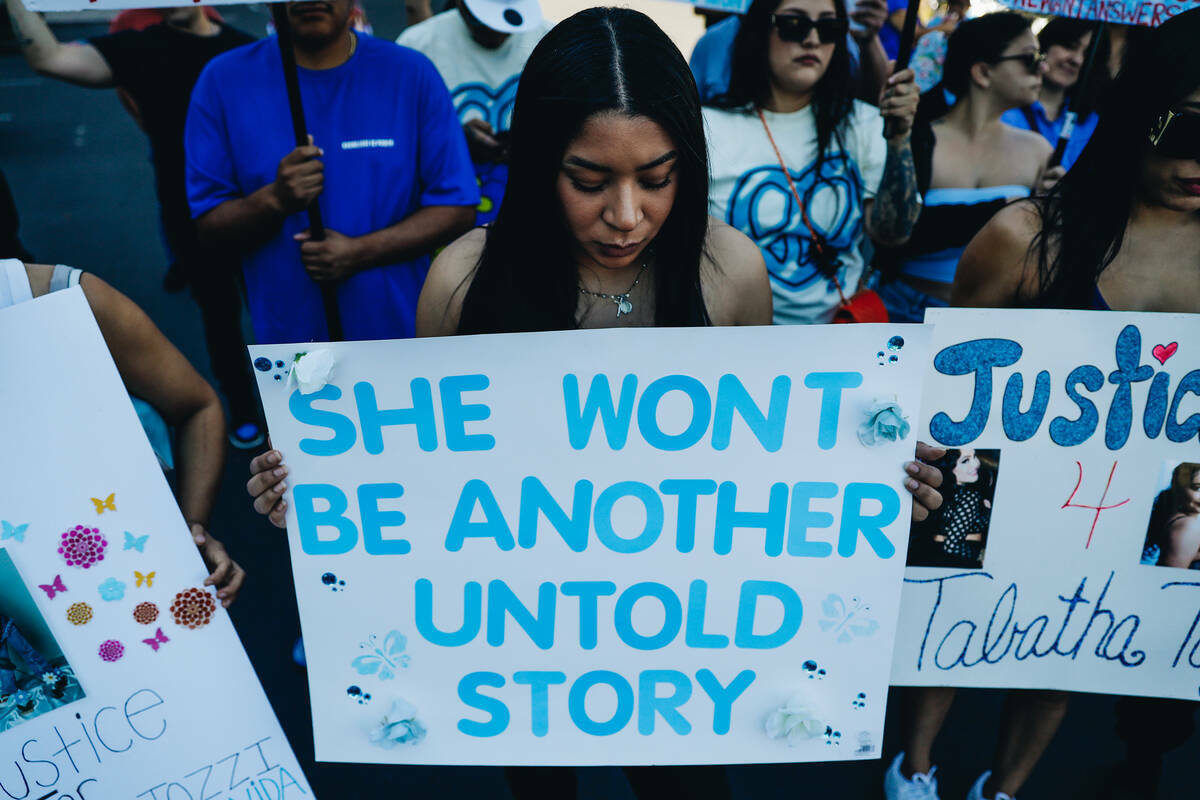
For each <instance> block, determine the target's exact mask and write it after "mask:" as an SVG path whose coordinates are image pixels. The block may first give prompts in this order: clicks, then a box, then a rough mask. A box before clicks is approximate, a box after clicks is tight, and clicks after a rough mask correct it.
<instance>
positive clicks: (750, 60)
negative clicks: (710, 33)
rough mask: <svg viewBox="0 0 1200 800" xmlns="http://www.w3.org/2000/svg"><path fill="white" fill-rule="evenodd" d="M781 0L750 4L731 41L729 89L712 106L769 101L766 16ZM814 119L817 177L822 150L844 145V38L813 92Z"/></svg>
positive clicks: (838, 4) (848, 104)
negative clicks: (834, 144)
mask: <svg viewBox="0 0 1200 800" xmlns="http://www.w3.org/2000/svg"><path fill="white" fill-rule="evenodd" d="M780 2H782V0H754V2H753V3H751V4H750V9H749V10H748V11H747V12H746V16H745V17H743V18H742V24H741V27H740V28H738V32H737V36H736V38H734V40H733V62H732V70H731V72H730V76H729V91H727V92H725V94H723V95H720V96H718V97H716V98H714V99H713V101H712V103H711V105H713V106H714V107H716V108H724V109H728V110H748V111H753V110H754V109H755V108H764V107H765V106H766V105H767V101H768V100H769V99H770V97H771V65H770V63H769V61H768V55H767V53H768V38H769V37H770V35H771V16H772V15H773V14H774V13H775V9H777V8H779V4H780ZM833 9H834V12H835V13H836V14H837V18H838V19H839V20H840V21H842V22H843V23H847V21H848V19H849V18H848V17H847V16H846V3H845V2H844V0H833ZM812 106H813V115H814V117H815V118H816V123H817V162H816V166H815V167H814V169H813V174H814V175H817V176H820V175H821V167H822V166H823V165H824V161H825V156H826V151H828V150H829V147H830V145H831V144H832V143H833V142H834V141H835V140H836V141H837V143H838V146H839V147H841V146H842V145H843V142H842V128H843V125H844V123H845V122H846V119H847V118H848V117H849V116H850V112H851V110H853V108H854V78H853V75H852V74H851V71H850V52H849V50H848V49H847V46H846V42H845V40H844V39H843V40H841V41H839V42H838V43H837V45H836V47H834V50H833V58H831V59H830V61H829V66H828V67H827V68H826V69H825V74H824V75H822V76H821V80H820V81H818V82H817V87H816V90H815V91H814V92H813V100H812Z"/></svg>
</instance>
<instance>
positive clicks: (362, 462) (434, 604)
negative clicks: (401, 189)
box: [251, 325, 928, 764]
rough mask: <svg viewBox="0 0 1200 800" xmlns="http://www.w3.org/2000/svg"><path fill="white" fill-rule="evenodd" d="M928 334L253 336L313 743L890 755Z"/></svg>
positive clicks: (351, 751) (574, 755) (409, 750)
mask: <svg viewBox="0 0 1200 800" xmlns="http://www.w3.org/2000/svg"><path fill="white" fill-rule="evenodd" d="M927 340H928V329H927V328H925V327H923V326H902V325H887V326H884V325H880V326H870V325H854V326H840V325H839V326H827V327H826V326H813V327H760V328H724V329H661V330H604V331H571V332H563V333H542V334H513V335H499V336H474V337H461V336H460V337H449V338H443V339H419V340H408V341H390V342H359V343H352V344H351V343H345V344H328V345H327V344H322V345H271V346H260V347H254V348H251V351H252V353H253V356H254V357H255V367H256V368H257V375H258V378H259V386H260V389H261V393H262V397H263V402H264V406H265V408H266V411H267V419H268V423H269V426H270V429H271V435H272V440H273V442H274V444H275V447H276V448H277V449H279V450H280V451H282V453H283V454H284V460H285V461H286V463H287V464H288V466H289V468H290V475H289V476H288V482H289V489H288V493H287V499H288V500H289V501H290V502H289V506H288V512H287V519H288V531H289V534H288V535H289V541H290V544H291V549H292V564H293V569H294V573H295V580H296V587H297V594H298V597H299V602H300V613H301V620H302V623H303V628H304V641H305V647H306V652H307V656H308V674H309V683H310V688H311V696H312V704H313V724H314V727H315V737H316V748H317V756H318V758H320V759H322V760H332V761H359V762H390V763H426V764H663V763H681V764H686V763H730V762H778V761H822V760H834V759H851V758H878V757H879V747H880V744H881V742H882V738H881V737H882V731H883V718H884V703H885V698H886V691H887V681H888V666H889V663H890V654H891V648H892V638H893V633H894V630H895V617H896V613H897V608H898V604H899V598H900V582H901V580H902V577H903V575H902V573H903V565H902V564H901V561H902V560H903V554H904V549H905V547H906V539H905V537H906V531H907V530H908V520H909V515H910V498H909V496H908V494H907V492H906V491H905V490H904V488H903V481H904V478H905V475H904V471H903V464H904V462H905V461H906V460H908V459H911V458H912V454H913V449H914V443H915V436H914V435H913V433H915V431H910V430H909V423H908V422H907V421H906V418H908V419H911V420H912V422H913V423H915V422H916V420H917V414H918V413H919V410H918V409H919V404H920V384H921V378H922V376H923V375H924V372H925V362H926V359H927V358H928V352H927ZM299 353H304V355H302V356H299V357H298V354H299ZM327 381H328V383H327Z"/></svg>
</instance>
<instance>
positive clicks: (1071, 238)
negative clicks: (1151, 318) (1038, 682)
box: [889, 10, 1200, 798]
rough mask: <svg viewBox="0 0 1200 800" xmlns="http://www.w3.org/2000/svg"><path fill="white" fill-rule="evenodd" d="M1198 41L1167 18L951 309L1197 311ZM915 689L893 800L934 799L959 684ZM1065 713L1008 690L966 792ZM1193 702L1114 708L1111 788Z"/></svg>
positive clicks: (981, 259) (1020, 757) (1034, 747)
mask: <svg viewBox="0 0 1200 800" xmlns="http://www.w3.org/2000/svg"><path fill="white" fill-rule="evenodd" d="M1197 42H1200V10H1194V11H1188V12H1185V13H1183V14H1180V15H1179V16H1177V17H1175V18H1173V19H1171V20H1169V21H1168V22H1166V23H1164V24H1163V25H1162V26H1161V27H1160V28H1158V29H1156V30H1154V31H1153V32H1152V33H1151V34H1150V37H1149V41H1148V42H1147V46H1146V47H1142V48H1138V49H1137V50H1136V51H1134V52H1133V53H1132V54H1131V57H1130V58H1129V59H1127V61H1126V63H1125V66H1124V68H1123V69H1122V71H1121V73H1120V75H1118V76H1117V78H1116V81H1115V82H1114V83H1113V85H1112V87H1111V88H1110V93H1109V95H1108V97H1107V98H1106V101H1105V102H1106V105H1105V111H1106V113H1105V114H1103V115H1102V116H1101V118H1100V122H1099V125H1098V126H1097V128H1096V132H1095V134H1094V135H1093V136H1092V138H1091V141H1090V142H1089V143H1088V145H1087V147H1086V148H1085V149H1084V151H1083V153H1082V155H1081V156H1080V157H1079V160H1078V161H1077V162H1076V164H1075V166H1074V167H1073V168H1072V169H1071V171H1070V172H1068V173H1067V175H1066V177H1064V178H1063V179H1062V181H1061V182H1060V183H1059V184H1058V185H1057V186H1055V188H1054V189H1053V190H1052V191H1051V192H1050V193H1049V195H1048V196H1046V197H1044V198H1039V199H1037V200H1032V201H1023V202H1021V203H1018V204H1015V205H1012V206H1009V207H1008V208H1006V209H1004V210H1003V211H1001V212H1000V213H999V214H997V215H996V216H995V217H993V218H992V220H991V221H990V222H989V223H988V224H987V226H986V227H984V229H983V230H982V231H981V232H980V233H979V235H978V236H976V237H975V239H974V240H973V241H972V242H971V244H970V245H969V246H968V247H967V249H966V252H965V253H964V254H963V258H962V261H961V262H960V263H959V267H958V274H957V276H956V278H955V283H954V292H953V300H952V302H953V305H956V306H967V307H980V306H990V307H1008V308H1076V309H1100V310H1107V309H1119V310H1123V311H1167V312H1186V313H1197V312H1200V280H1198V279H1197V277H1198V273H1197V268H1198V267H1200V256H1198V255H1197V254H1200V48H1198V47H1197V46H1196V44H1197ZM916 694H917V697H918V698H919V699H918V702H917V704H916V710H917V713H916V714H915V715H914V717H913V719H911V720H910V722H909V725H908V728H907V730H906V731H905V736H904V738H905V745H906V751H907V752H906V754H904V757H903V758H897V760H896V763H895V764H894V765H893V773H894V774H895V776H898V778H899V780H896V779H895V778H893V777H892V773H889V777H890V779H891V782H892V783H893V785H894V786H895V787H897V788H896V792H895V793H891V794H890V796H892V797H900V796H903V797H906V798H917V797H932V796H935V794H934V793H933V790H932V789H930V790H929V791H928V792H927V793H924V794H919V793H917V789H916V788H913V784H919V785H920V787H921V788H923V789H925V788H928V787H930V785H931V784H932V785H933V786H936V782H935V781H933V780H932V779H931V777H930V775H931V773H932V762H931V760H930V750H931V747H932V745H933V741H934V738H935V737H936V736H937V733H938V731H939V730H940V728H941V724H942V721H943V720H944V719H945V715H946V712H947V711H948V710H949V708H950V704H951V702H952V701H953V697H954V689H949V688H932V689H921V690H917V693H916ZM1066 707H1067V697H1066V694H1065V693H1062V692H1049V691H1038V692H1034V691H1022V692H1010V693H1009V701H1008V705H1007V706H1006V713H1005V718H1004V720H1003V721H1002V722H1001V725H1000V743H999V747H998V751H997V756H996V767H995V772H993V773H991V774H990V776H989V775H986V774H985V775H984V776H982V777H981V778H980V780H979V781H978V782H977V783H976V786H975V788H974V789H973V790H972V792H973V794H972V795H971V797H972V798H979V797H983V798H1005V797H1011V796H1012V795H1015V794H1016V792H1017V791H1018V790H1019V789H1020V788H1021V786H1022V785H1023V784H1024V782H1025V780H1026V778H1028V777H1029V774H1030V772H1031V771H1032V770H1033V768H1034V766H1036V764H1037V762H1038V759H1039V758H1040V757H1041V755H1042V752H1043V751H1044V750H1045V748H1046V746H1047V745H1049V743H1050V740H1051V739H1052V738H1053V736H1054V733H1055V731H1056V730H1057V729H1058V725H1059V723H1060V722H1061V721H1062V718H1063V715H1064V714H1065V713H1066ZM1193 708H1194V704H1191V703H1181V702H1180V701H1163V700H1157V701H1132V702H1128V701H1127V702H1125V703H1122V704H1120V705H1119V706H1118V716H1119V721H1118V732H1119V733H1120V734H1121V735H1122V738H1124V739H1125V740H1126V741H1127V742H1128V743H1129V747H1130V761H1129V763H1128V764H1127V765H1126V766H1127V769H1124V770H1122V771H1120V772H1119V773H1118V775H1117V776H1116V777H1117V781H1121V780H1126V781H1128V784H1129V785H1130V786H1131V787H1133V789H1134V790H1135V791H1136V792H1138V794H1137V795H1136V796H1139V797H1150V796H1153V785H1154V784H1155V783H1156V782H1157V779H1156V775H1157V763H1158V760H1159V759H1160V758H1161V755H1162V753H1163V752H1165V751H1166V750H1168V749H1170V748H1172V747H1174V746H1177V745H1178V744H1180V743H1182V742H1183V741H1185V740H1186V739H1187V738H1188V736H1189V735H1190V733H1191V725H1192V723H1191V719H1190V715H1191V713H1192V710H1193ZM901 781H903V782H901ZM1113 783H1114V782H1110V784H1113ZM1109 788H1110V789H1111V788H1112V787H1111V785H1110V787H1109ZM901 791H904V792H905V793H904V794H901V793H900V792H901Z"/></svg>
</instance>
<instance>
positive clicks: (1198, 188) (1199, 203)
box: [1142, 89, 1200, 214]
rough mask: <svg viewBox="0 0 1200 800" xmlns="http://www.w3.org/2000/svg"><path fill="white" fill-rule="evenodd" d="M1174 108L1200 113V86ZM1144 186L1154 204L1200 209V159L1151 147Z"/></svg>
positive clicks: (1188, 210)
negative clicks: (1170, 154)
mask: <svg viewBox="0 0 1200 800" xmlns="http://www.w3.org/2000/svg"><path fill="white" fill-rule="evenodd" d="M1175 110H1176V111H1182V112H1185V113H1187V114H1200V89H1197V90H1196V91H1194V92H1192V94H1191V95H1190V96H1189V97H1188V98H1187V99H1186V100H1185V101H1184V102H1183V103H1181V104H1179V105H1178V106H1176V107H1175ZM1142 187H1143V192H1144V194H1145V196H1146V198H1147V199H1148V200H1149V201H1150V202H1152V203H1154V204H1155V205H1161V206H1165V207H1166V208H1169V209H1171V210H1173V211H1183V212H1187V213H1193V214H1194V213H1196V212H1200V158H1167V157H1166V156H1161V155H1159V154H1158V153H1156V152H1155V151H1154V150H1153V149H1151V150H1149V154H1148V156H1147V158H1146V164H1145V166H1144V167H1143V169H1142Z"/></svg>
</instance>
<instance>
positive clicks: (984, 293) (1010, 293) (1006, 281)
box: [950, 202, 1038, 308]
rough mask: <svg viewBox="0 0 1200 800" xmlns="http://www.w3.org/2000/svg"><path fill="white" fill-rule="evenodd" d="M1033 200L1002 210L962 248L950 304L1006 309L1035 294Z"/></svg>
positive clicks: (1035, 214)
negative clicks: (1031, 245) (1032, 253)
mask: <svg viewBox="0 0 1200 800" xmlns="http://www.w3.org/2000/svg"><path fill="white" fill-rule="evenodd" d="M1037 226H1038V219H1037V210H1036V209H1035V208H1034V206H1033V204H1032V203H1030V202H1021V203H1015V204H1013V205H1011V206H1008V207H1007V208H1004V209H1001V210H1000V211H999V212H998V213H997V214H996V215H995V216H994V217H992V218H991V219H990V220H988V223H987V225H984V226H983V230H981V231H980V232H979V233H977V234H976V235H975V238H974V239H972V240H971V242H970V243H969V244H968V245H967V249H966V250H965V251H963V255H962V258H961V259H959V262H958V271H957V272H956V273H955V274H954V288H953V290H952V294H951V298H950V305H952V306H961V307H966V308H1005V307H1012V306H1014V305H1018V304H1019V303H1020V300H1021V298H1023V297H1025V298H1028V297H1032V296H1034V295H1035V294H1036V285H1037V280H1036V275H1037V264H1036V261H1034V259H1033V258H1032V256H1031V253H1030V250H1029V245H1030V242H1032V241H1033V237H1034V236H1035V235H1036V233H1037V230H1038V227H1037Z"/></svg>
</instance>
